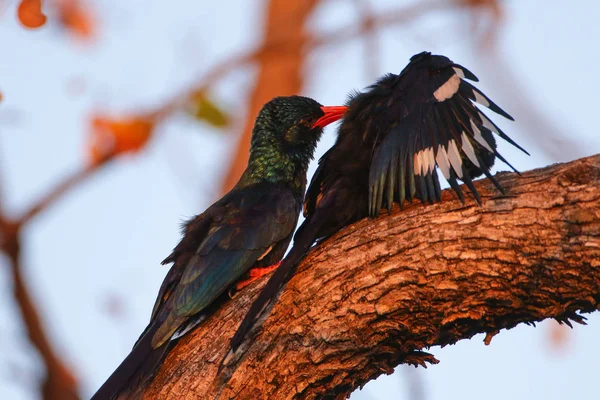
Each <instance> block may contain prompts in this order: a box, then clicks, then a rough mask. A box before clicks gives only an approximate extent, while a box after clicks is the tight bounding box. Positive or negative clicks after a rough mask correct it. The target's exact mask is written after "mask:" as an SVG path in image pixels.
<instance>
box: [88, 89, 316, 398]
mask: <svg viewBox="0 0 600 400" xmlns="http://www.w3.org/2000/svg"><path fill="white" fill-rule="evenodd" d="M323 116H324V111H323V110H322V108H321V105H320V104H319V103H317V102H316V101H314V100H312V99H309V98H306V97H299V96H292V97H280V98H276V99H273V100H272V101H270V102H269V103H267V104H266V105H265V106H264V107H263V109H262V110H261V112H260V114H259V115H258V117H257V119H256V122H255V126H254V130H253V135H252V143H251V151H250V158H249V161H248V167H247V169H246V171H245V172H244V173H243V175H242V177H241V178H240V180H239V182H238V183H237V184H236V185H235V187H234V188H233V189H232V190H231V191H230V192H229V193H227V194H226V195H225V196H223V198H221V199H220V200H218V201H217V202H216V203H214V204H213V205H211V206H210V207H209V208H208V209H207V210H206V211H205V212H203V213H202V214H200V215H198V216H196V217H194V218H192V219H191V220H190V221H188V222H187V223H186V224H185V225H184V229H183V238H182V239H181V241H180V242H179V244H178V245H177V246H176V247H175V249H174V250H173V252H172V253H171V255H169V257H167V258H166V259H165V260H164V261H163V263H173V266H172V267H171V269H170V270H169V272H168V274H167V276H166V277H165V280H164V281H163V284H162V286H161V288H160V291H159V293H158V297H157V300H156V303H155V305H154V309H153V312H152V317H151V321H150V323H149V325H148V326H147V328H146V329H145V331H144V333H143V334H142V335H141V337H140V339H139V340H138V342H137V343H136V345H135V347H134V349H133V350H132V352H131V353H130V355H129V356H128V357H127V358H126V359H125V361H123V363H122V364H121V366H119V368H118V369H117V371H115V373H113V375H111V377H110V378H109V380H108V381H107V382H106V383H105V384H104V385H103V386H102V387H101V388H100V390H99V391H98V392H97V393H96V395H94V399H106V398H110V397H111V396H112V395H114V394H115V393H117V392H118V391H120V390H121V388H122V387H123V386H124V385H125V384H126V383H127V382H130V381H131V379H132V376H133V375H134V374H136V377H135V380H139V379H144V378H146V377H147V376H148V375H149V374H151V373H152V370H153V368H154V365H143V363H144V362H146V363H147V364H148V362H147V361H146V360H149V359H151V360H153V362H154V363H156V362H159V361H160V359H161V357H162V352H163V351H164V349H166V347H167V346H166V344H167V343H169V341H170V340H172V339H173V338H174V337H178V336H179V335H181V334H183V333H185V332H186V331H187V330H188V329H189V328H190V327H191V326H194V324H196V323H197V322H198V321H200V320H201V319H202V318H203V315H204V314H205V311H206V310H207V308H208V307H209V306H211V305H212V304H213V303H214V302H215V300H217V298H220V296H221V295H222V294H223V293H224V292H225V291H226V290H227V289H228V288H229V287H231V285H232V284H233V283H235V282H236V281H237V280H238V279H240V277H242V276H243V275H244V273H245V272H246V271H248V270H249V269H250V268H253V267H263V266H268V265H272V264H275V263H277V262H278V261H280V260H281V258H282V257H283V254H284V252H285V250H286V248H287V247H288V244H289V242H290V239H291V237H292V233H293V231H294V228H295V227H296V223H297V221H298V215H299V213H300V210H301V207H302V199H303V195H304V190H305V186H306V170H307V169H308V164H309V162H310V160H311V159H312V157H313V152H314V149H315V147H316V144H317V141H318V140H319V138H320V137H321V134H322V126H323V124H317V120H319V118H321V117H323ZM141 365H143V368H140V366H141ZM136 371H137V372H136Z"/></svg>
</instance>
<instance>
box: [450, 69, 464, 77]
mask: <svg viewBox="0 0 600 400" xmlns="http://www.w3.org/2000/svg"><path fill="white" fill-rule="evenodd" d="M452 69H453V70H454V72H456V75H458V76H459V78H461V79H465V73H464V72H463V70H462V69H460V68H456V67H453V68H452Z"/></svg>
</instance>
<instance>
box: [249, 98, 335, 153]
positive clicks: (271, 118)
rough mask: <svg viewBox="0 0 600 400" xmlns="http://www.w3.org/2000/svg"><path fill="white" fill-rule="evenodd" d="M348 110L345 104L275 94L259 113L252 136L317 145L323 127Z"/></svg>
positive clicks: (289, 144) (288, 143)
mask: <svg viewBox="0 0 600 400" xmlns="http://www.w3.org/2000/svg"><path fill="white" fill-rule="evenodd" d="M345 110H346V107H335V106H334V107H325V106H322V105H321V104H319V103H318V102H316V101H315V100H313V99H311V98H309V97H302V96H287V97H276V98H274V99H273V100H271V101H269V102H268V103H267V104H265V105H264V106H263V108H262V110H261V111H260V113H259V114H258V117H257V118H256V124H255V132H254V135H253V136H261V135H262V136H268V137H270V139H278V140H279V141H280V143H281V144H282V145H283V146H284V148H294V147H297V146H303V145H310V144H313V145H314V144H316V142H317V141H318V140H319V139H320V137H321V133H322V131H323V128H324V127H325V126H327V125H329V124H330V123H332V122H335V121H337V120H338V119H340V118H341V117H342V116H343V114H344V112H345ZM256 128H258V129H256ZM253 139H254V137H253ZM257 139H259V138H257Z"/></svg>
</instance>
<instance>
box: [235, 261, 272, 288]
mask: <svg viewBox="0 0 600 400" xmlns="http://www.w3.org/2000/svg"><path fill="white" fill-rule="evenodd" d="M279 264H281V261H279V262H278V263H277V264H273V265H270V266H268V267H264V268H252V269H251V270H250V271H248V276H249V278H248V279H246V280H243V281H241V282H238V283H237V285H235V290H237V291H239V290H242V289H243V288H245V287H246V286H248V285H249V284H251V283H252V282H254V281H255V280H257V279H259V278H261V277H263V276H265V275H267V274H269V273H271V272H273V271H275V270H276V269H277V267H279Z"/></svg>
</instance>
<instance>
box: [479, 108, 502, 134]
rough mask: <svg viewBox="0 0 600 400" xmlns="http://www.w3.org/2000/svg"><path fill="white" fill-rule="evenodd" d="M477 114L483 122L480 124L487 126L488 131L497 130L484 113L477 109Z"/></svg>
mask: <svg viewBox="0 0 600 400" xmlns="http://www.w3.org/2000/svg"><path fill="white" fill-rule="evenodd" d="M477 114H479V118H481V121H482V122H483V124H482V125H483V126H485V127H486V128H488V129H489V130H490V131H493V132H496V131H497V129H496V127H495V126H494V124H492V123H491V122H490V120H489V119H488V118H487V117H486V116H485V114H483V113H482V112H480V111H477ZM496 133H498V132H496Z"/></svg>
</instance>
